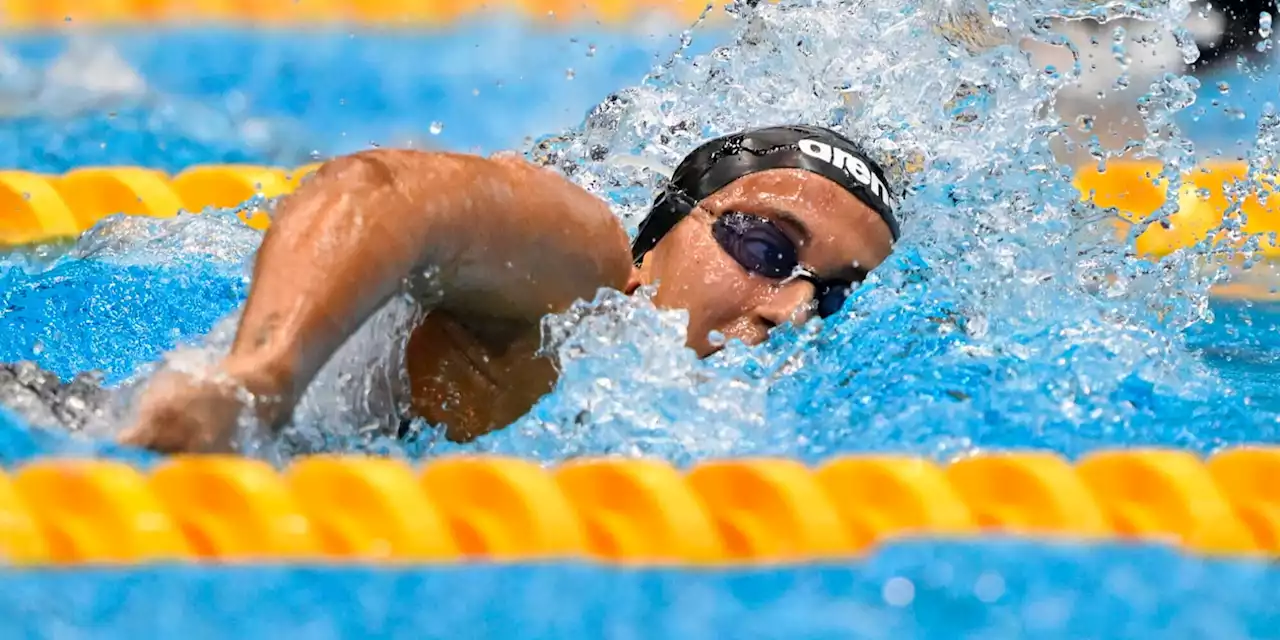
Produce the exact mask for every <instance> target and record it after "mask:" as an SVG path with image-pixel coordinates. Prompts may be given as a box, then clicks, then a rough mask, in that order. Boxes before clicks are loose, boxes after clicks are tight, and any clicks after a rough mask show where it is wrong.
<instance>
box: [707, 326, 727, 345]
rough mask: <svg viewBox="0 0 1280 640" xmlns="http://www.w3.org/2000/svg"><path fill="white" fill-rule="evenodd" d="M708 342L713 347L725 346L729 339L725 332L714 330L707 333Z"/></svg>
mask: <svg viewBox="0 0 1280 640" xmlns="http://www.w3.org/2000/svg"><path fill="white" fill-rule="evenodd" d="M707 342H708V343H709V344H710V345H711V346H713V347H723V346H724V343H725V342H727V340H726V339H725V337H724V334H723V333H720V332H719V331H714V330H713V331H711V332H710V333H708V334H707Z"/></svg>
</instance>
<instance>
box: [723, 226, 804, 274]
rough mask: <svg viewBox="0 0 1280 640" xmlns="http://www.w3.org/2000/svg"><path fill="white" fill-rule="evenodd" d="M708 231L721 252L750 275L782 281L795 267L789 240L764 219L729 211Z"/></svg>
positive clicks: (794, 253)
mask: <svg viewBox="0 0 1280 640" xmlns="http://www.w3.org/2000/svg"><path fill="white" fill-rule="evenodd" d="M711 231H712V235H713V236H715V239H716V242H718V243H720V247H721V248H722V249H724V252H725V253H727V254H729V257H730V258H733V259H734V261H736V262H737V263H738V264H740V265H742V268H743V269H746V270H747V271H750V272H752V273H755V274H759V275H762V276H765V277H768V278H786V277H789V276H791V274H792V273H793V272H794V271H795V269H796V266H797V265H798V264H799V257H798V256H797V253H796V246H795V245H794V244H792V242H791V239H790V238H788V237H787V235H786V234H785V233H783V232H782V230H781V229H779V228H778V227H777V226H775V225H774V224H773V223H772V222H770V221H768V220H766V219H764V218H761V217H758V216H753V215H748V214H745V213H740V212H737V211H733V212H730V213H726V214H725V215H723V216H720V217H719V218H717V219H716V222H715V224H714V225H713V226H712V229H711Z"/></svg>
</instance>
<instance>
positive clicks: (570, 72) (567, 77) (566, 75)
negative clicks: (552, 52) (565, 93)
mask: <svg viewBox="0 0 1280 640" xmlns="http://www.w3.org/2000/svg"><path fill="white" fill-rule="evenodd" d="M576 75H578V74H577V73H576V72H575V71H574V70H573V67H569V68H568V69H565V70H564V79H565V80H572V79H573V78H574V76H576Z"/></svg>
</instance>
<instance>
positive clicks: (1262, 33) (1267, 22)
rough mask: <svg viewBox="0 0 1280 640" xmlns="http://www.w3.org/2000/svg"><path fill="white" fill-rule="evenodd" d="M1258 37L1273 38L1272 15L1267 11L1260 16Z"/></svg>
mask: <svg viewBox="0 0 1280 640" xmlns="http://www.w3.org/2000/svg"><path fill="white" fill-rule="evenodd" d="M1258 37H1260V38H1270V37H1271V14H1270V13H1267V12H1266V11H1263V12H1262V13H1259V14H1258Z"/></svg>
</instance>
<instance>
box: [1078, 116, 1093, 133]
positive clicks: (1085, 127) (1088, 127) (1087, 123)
mask: <svg viewBox="0 0 1280 640" xmlns="http://www.w3.org/2000/svg"><path fill="white" fill-rule="evenodd" d="M1076 128H1077V129H1079V130H1081V131H1093V116H1091V115H1088V114H1082V115H1080V116H1079V117H1077V118H1076Z"/></svg>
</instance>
